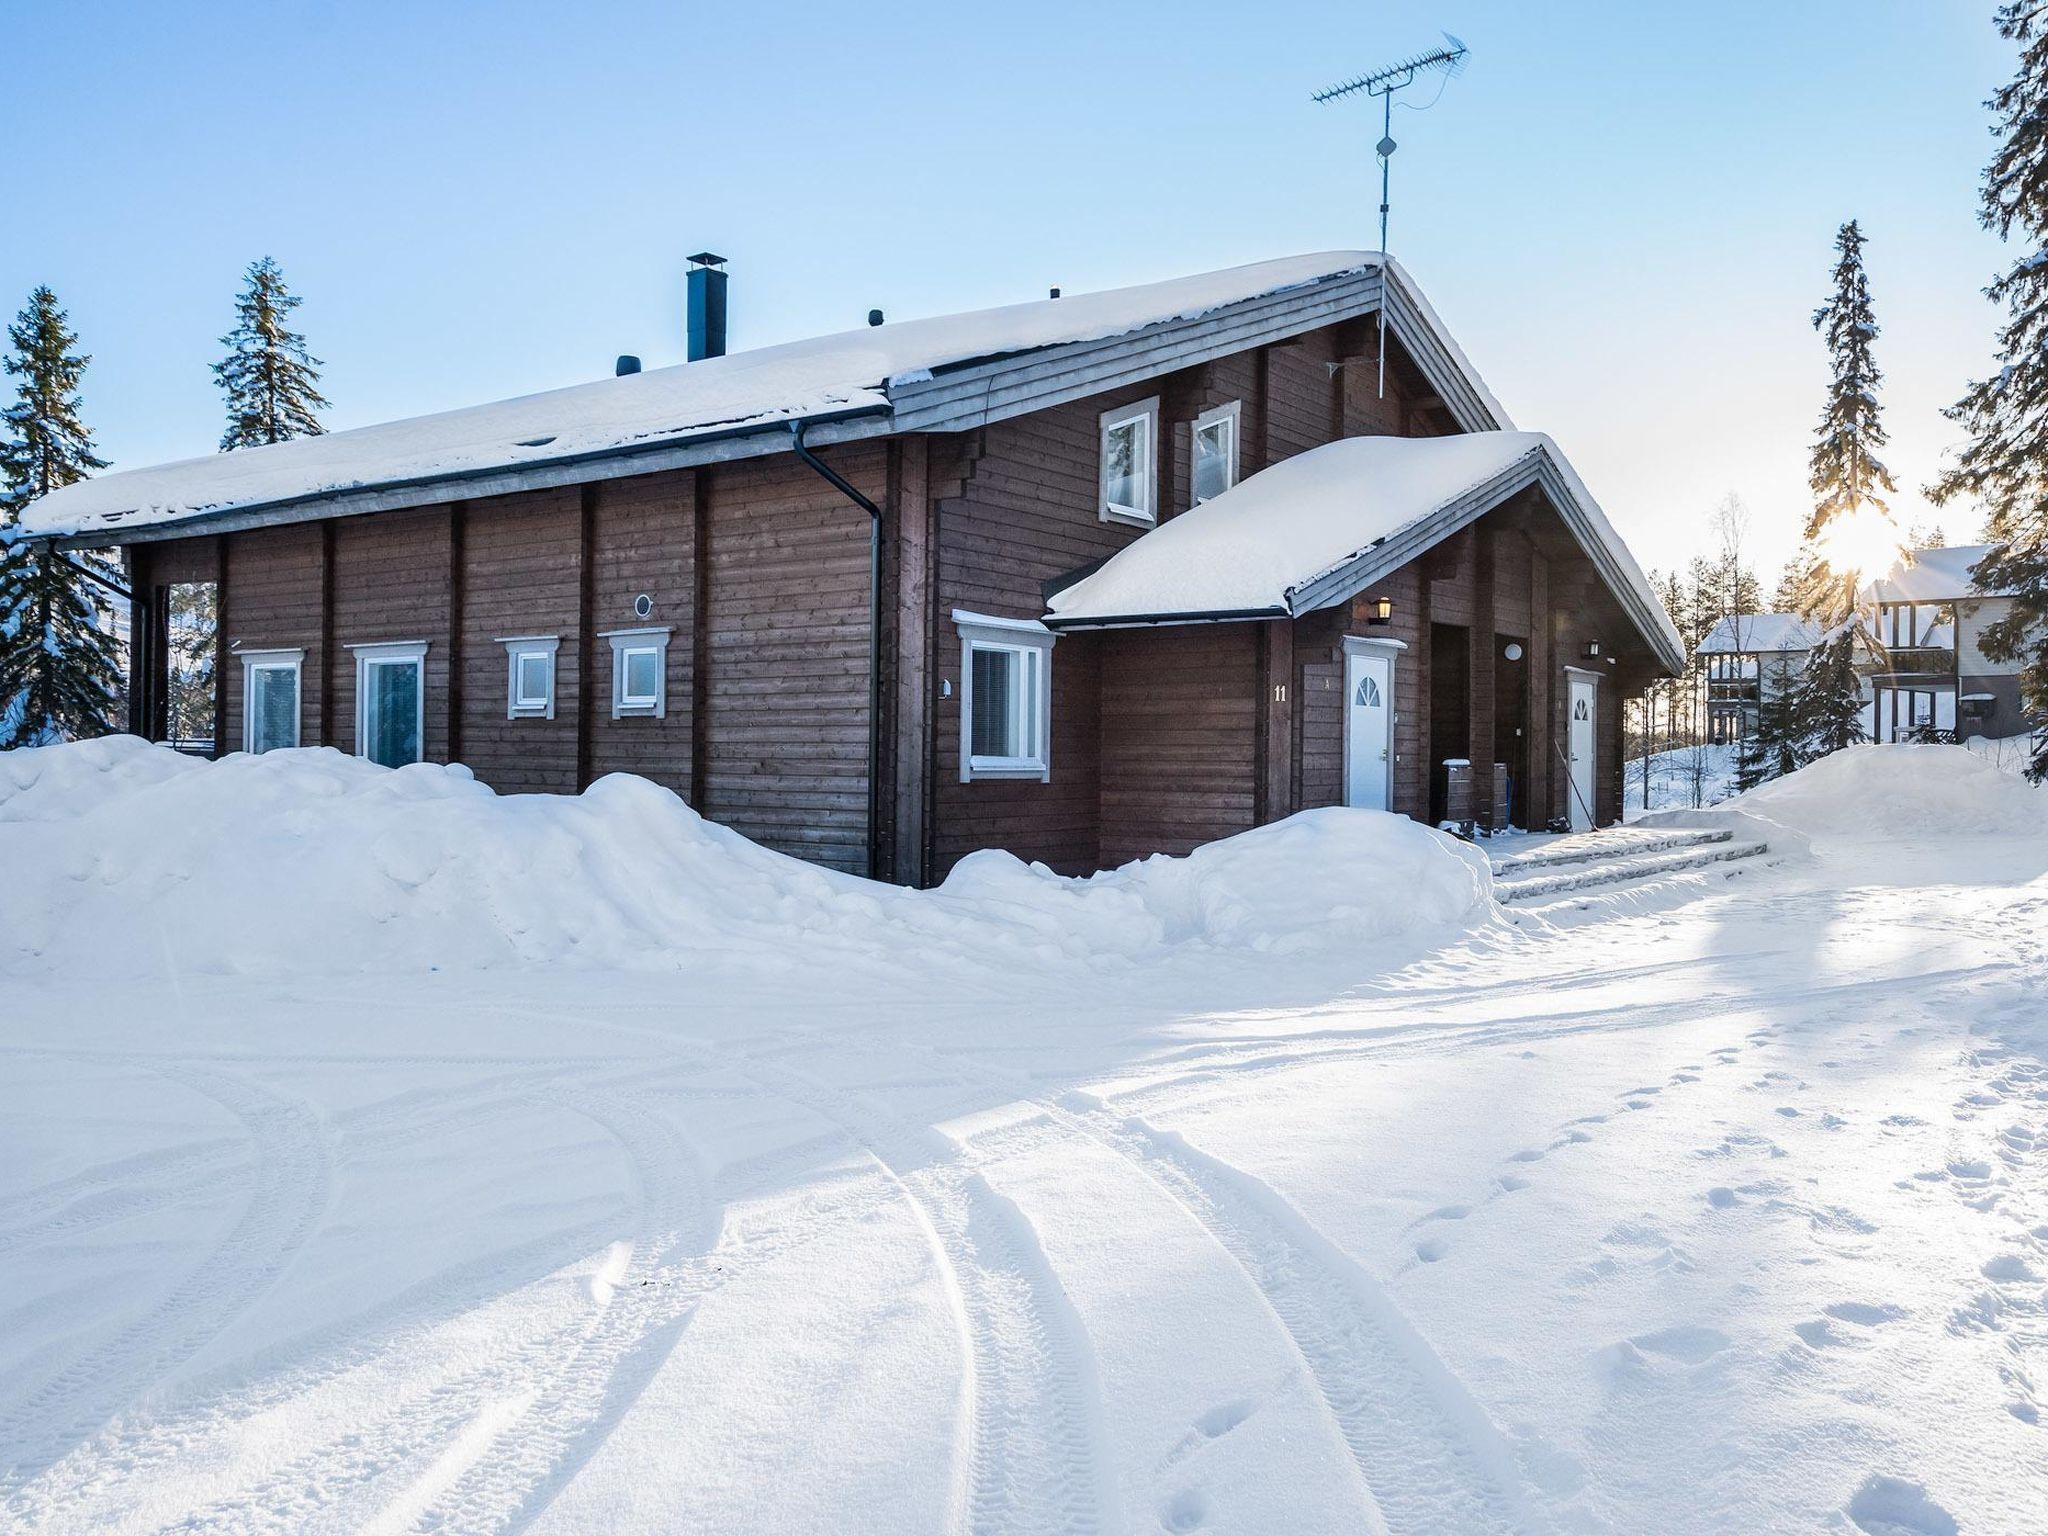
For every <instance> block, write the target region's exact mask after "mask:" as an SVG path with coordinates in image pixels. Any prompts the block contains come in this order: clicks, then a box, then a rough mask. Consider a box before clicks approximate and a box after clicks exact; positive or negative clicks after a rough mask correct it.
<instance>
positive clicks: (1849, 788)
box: [1729, 744, 2048, 839]
mask: <svg viewBox="0 0 2048 1536" xmlns="http://www.w3.org/2000/svg"><path fill="white" fill-rule="evenodd" d="M1729 805H1730V807H1731V808H1735V809H1740V810H1742V811H1745V812H1748V813H1750V814H1751V815H1753V816H1757V817H1761V818H1762V819H1764V820H1765V821H1768V822H1772V823H1775V824H1777V825H1779V826H1784V827H1789V828H1791V829H1793V830H1794V831H1798V832H1803V833H1806V834H1809V835H1812V836H1828V837H1837V838H1850V839H1854V838H1888V837H1896V836H1901V835H1905V836H1912V835H1926V834H1949V835H1960V836H1969V835H2001V836H2034V837H2039V836H2044V835H2048V789H2042V788H2038V787H2036V786H2034V785H2031V784H2029V783H2028V782H2027V781H2026V780H2025V779H2024V778H2023V777H2021V775H2020V774H2018V773H2016V772H2014V771H2013V770H2011V769H2009V768H2002V767H2000V766H1999V765H1998V764H1997V763H1994V762H1992V761H1991V760H1990V759H1989V758H1986V757H1984V756H1982V755H1980V754H1979V753H1976V752H1972V751H1970V750H1969V749H1968V748H1966V747H1944V746H1909V745H1903V744H1901V745H1892V744H1887V745H1883V746H1861V747H1849V748H1846V749H1845V750H1843V751H1840V752H1833V753H1830V754H1829V755H1828V756H1826V757H1824V758H1822V759H1820V761H1818V762H1816V763H1811V764H1809V765H1808V766H1806V767H1804V768H1802V769H1800V770H1799V771H1798V772H1797V773H1790V774H1787V775H1786V776H1785V777H1784V778H1782V779H1775V780H1773V781H1772V782H1771V783H1769V784H1765V785H1763V786H1761V787H1760V788H1757V789H1753V790H1751V791H1750V792H1749V793H1748V794H1746V795H1739V796H1737V797H1736V798H1735V799H1734V800H1732V801H1730V802H1729Z"/></svg>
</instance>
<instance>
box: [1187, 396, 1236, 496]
mask: <svg viewBox="0 0 2048 1536" xmlns="http://www.w3.org/2000/svg"><path fill="white" fill-rule="evenodd" d="M1243 407H1244V402H1243V401H1242V400H1233V401H1231V402H1230V403H1229V404H1228V405H1219V406H1217V407H1215V408H1214V409H1213V410H1207V411H1204V412H1202V414H1201V415H1199V416H1197V417H1196V418H1195V422H1194V426H1193V428H1192V429H1190V431H1189V432H1188V505H1189V506H1191V507H1199V506H1200V505H1201V504H1202V503H1203V502H1205V501H1207V500H1208V499H1209V498H1208V497H1206V496H1198V495H1196V494H1195V463H1196V461H1197V459H1198V458H1199V457H1200V454H1199V452H1198V451H1197V450H1198V449H1199V448H1200V446H1201V440H1202V434H1203V433H1204V432H1206V431H1208V430H1209V429H1210V428H1211V427H1224V426H1227V427H1229V428H1230V431H1229V433H1228V434H1227V435H1226V437H1225V441H1226V442H1227V443H1228V444H1229V451H1228V452H1227V453H1226V454H1225V455H1224V471H1223V490H1224V491H1227V490H1229V489H1230V488H1231V487H1232V486H1234V485H1236V484H1237V468H1238V456H1237V438H1238V418H1239V416H1240V415H1241V413H1242V411H1243ZM1216 494H1217V495H1219V496H1220V495H1222V494H1223V491H1218V492H1217V493H1216Z"/></svg>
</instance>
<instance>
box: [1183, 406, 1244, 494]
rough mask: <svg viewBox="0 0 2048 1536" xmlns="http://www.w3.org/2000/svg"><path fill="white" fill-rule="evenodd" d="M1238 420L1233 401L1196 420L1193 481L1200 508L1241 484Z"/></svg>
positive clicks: (1192, 464) (1191, 478) (1190, 474)
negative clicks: (1212, 498) (1238, 481)
mask: <svg viewBox="0 0 2048 1536" xmlns="http://www.w3.org/2000/svg"><path fill="white" fill-rule="evenodd" d="M1237 417H1238V402H1237V401H1235V400H1233V401H1231V402H1230V404H1228V405H1219V406H1217V407H1216V408H1215V409H1214V410H1213V411H1204V412H1202V414H1201V415H1199V416H1197V417H1196V418H1195V432H1194V442H1193V444H1192V449H1193V458H1192V462H1191V464H1190V466H1189V481H1190V487H1191V490H1192V493H1193V496H1194V502H1195V505H1197V506H1200V505H1201V504H1202V503H1203V502H1205V501H1207V500H1209V498H1210V497H1212V496H1221V495H1222V494H1223V493H1224V492H1225V491H1227V490H1229V489H1230V488H1231V487H1232V486H1233V485H1235V484H1237Z"/></svg>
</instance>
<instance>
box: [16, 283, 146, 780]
mask: <svg viewBox="0 0 2048 1536" xmlns="http://www.w3.org/2000/svg"><path fill="white" fill-rule="evenodd" d="M7 336H8V341H9V343H10V346H11V350H10V352H9V353H8V356H7V359H6V365H5V366H6V370H7V372H8V373H9V374H11V375H13V376H14V377H15V378H17V379H19V380H20V383H19V385H18V386H17V387H16V393H15V399H14V403H13V404H11V405H10V406H8V407H7V409H6V410H5V411H4V412H0V750H5V749H6V748H9V747H18V746H23V745H33V744H39V743H47V742H53V741H62V740H64V739H65V738H67V737H74V736H96V735H98V734H100V733H101V732H103V731H106V730H108V729H110V728H111V726H112V718H111V717H112V715H113V712H114V703H115V696H116V692H117V690H118V689H119V687H120V667H119V663H118V659H117V655H116V651H115V647H114V641H113V637H112V636H111V635H109V634H108V633H107V632H106V631H105V630H104V629H103V628H102V627H101V624H100V608H99V596H98V593H97V591H96V589H95V587H94V586H93V584H92V582H91V581H90V580H89V579H88V578H87V577H85V576H83V575H81V574H80V573H79V571H78V570H77V569H75V568H74V567H73V566H71V565H68V564H66V563H65V562H64V561H62V560H60V559H58V558H57V557H56V556H55V555H53V554H51V553H49V552H48V551H46V550H41V549H32V548H30V547H28V546H27V545H26V544H25V543H24V542H23V541H22V538H21V531H20V523H21V516H22V513H23V512H24V511H25V510H26V509H27V508H28V507H29V506H31V505H32V504H33V503H35V502H36V501H38V500H40V499H41V498H42V497H45V496H47V495H49V494H50V493H51V492H53V491H56V490H60V489H62V488H63V487H64V486H67V485H74V484H76V483H78V482H79V481H81V480H84V479H85V478H86V477H87V476H89V475H90V474H91V473H92V472H93V471H94V470H96V469H104V468H105V467H106V461H105V460H104V459H102V458H100V457H99V456H98V455H97V454H95V453H94V452H93V443H92V434H91V433H90V432H88V431H87V430H86V428H85V424H84V422H83V421H81V420H80V418H79V400H78V384H79V380H80V378H81V377H82V376H83V375H84V373H85V366H86V364H87V363H89V362H91V361H92V359H91V358H89V357H86V356H84V355H82V354H80V353H78V352H76V351H74V350H73V349H74V348H75V347H76V346H77V344H78V337H77V336H76V335H75V334H74V333H73V332H72V330H71V328H70V326H69V324H68V323H67V321H66V317H65V314H64V311H63V310H62V309H60V308H59V307H58V305H57V296H56V295H55V294H54V293H52V292H51V291H50V290H49V289H48V288H38V289H36V290H35V292H34V293H32V294H30V295H29V302H28V307H27V308H26V309H24V310H23V311H22V312H21V313H20V314H19V315H17V316H16V317H15V319H14V323H13V324H12V325H11V326H9V327H8V329H7ZM78 558H79V560H80V561H81V562H82V563H86V564H92V563H95V562H99V563H102V564H103V562H100V557H99V556H96V555H81V556H79V557H78Z"/></svg>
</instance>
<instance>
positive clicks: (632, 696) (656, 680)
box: [605, 629, 670, 720]
mask: <svg viewBox="0 0 2048 1536" xmlns="http://www.w3.org/2000/svg"><path fill="white" fill-rule="evenodd" d="M669 633H670V632H669V631H668V630H666V629H621V630H614V631H613V632H612V633H611V634H609V635H607V636H606V637H605V638H606V639H608V640H610V641H611V645H612V718H613V719H614V720H617V719H619V718H621V717H623V716H626V715H652V716H654V717H655V718H656V719H660V718H662V717H663V716H664V715H665V714H666V713H667V711H668V641H669Z"/></svg>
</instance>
